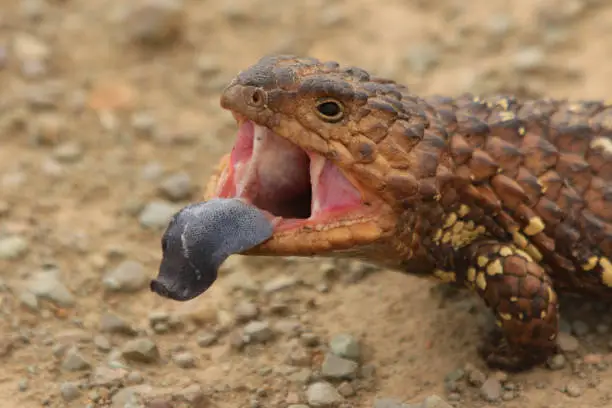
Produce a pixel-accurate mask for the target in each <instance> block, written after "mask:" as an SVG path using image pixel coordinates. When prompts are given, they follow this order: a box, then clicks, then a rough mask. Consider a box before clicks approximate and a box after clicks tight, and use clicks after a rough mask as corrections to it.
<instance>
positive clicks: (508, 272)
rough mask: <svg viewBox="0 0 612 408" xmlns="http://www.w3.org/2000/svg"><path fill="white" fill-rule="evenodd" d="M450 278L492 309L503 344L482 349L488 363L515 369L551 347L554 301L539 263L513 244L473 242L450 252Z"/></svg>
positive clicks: (541, 357)
mask: <svg viewBox="0 0 612 408" xmlns="http://www.w3.org/2000/svg"><path fill="white" fill-rule="evenodd" d="M453 263H454V265H455V268H454V269H455V276H456V280H457V282H458V283H464V284H466V285H467V286H468V287H470V288H472V289H473V290H475V291H476V292H477V293H478V294H479V295H480V297H481V298H482V299H483V300H484V301H485V303H486V304H487V306H488V307H489V308H491V309H492V311H493V313H494V314H495V317H496V319H497V325H498V326H499V327H500V329H501V333H500V334H501V335H502V336H501V337H503V339H504V340H505V344H498V345H496V346H495V347H494V349H493V350H491V349H489V350H488V351H487V352H485V356H484V357H485V358H486V361H487V363H488V364H489V366H491V367H494V368H500V369H505V370H510V371H517V370H522V369H527V368H530V367H533V366H534V365H537V364H541V363H543V362H544V361H546V359H547V358H548V357H550V356H551V354H553V353H554V352H555V350H556V337H557V332H558V302H557V295H556V293H555V291H554V289H553V286H552V281H551V279H550V277H549V276H548V274H547V273H546V271H545V270H544V269H543V268H542V266H541V265H540V264H538V263H537V262H536V261H534V260H533V259H532V257H531V256H530V255H528V254H527V253H526V252H524V251H522V250H521V249H518V248H517V247H516V246H514V245H512V244H506V243H499V242H496V241H480V242H474V243H472V244H470V245H468V246H466V247H464V248H462V249H460V250H459V251H458V252H456V253H455V257H454V262H453Z"/></svg>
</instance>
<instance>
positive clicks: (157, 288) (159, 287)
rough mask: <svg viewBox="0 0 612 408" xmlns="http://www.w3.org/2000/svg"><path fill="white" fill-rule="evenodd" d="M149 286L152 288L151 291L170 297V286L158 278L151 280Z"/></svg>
mask: <svg viewBox="0 0 612 408" xmlns="http://www.w3.org/2000/svg"><path fill="white" fill-rule="evenodd" d="M149 287H150V288H151V292H155V293H157V294H158V295H160V296H164V297H168V294H169V291H168V288H166V286H165V285H164V284H163V283H161V282H160V281H158V280H156V279H153V280H151V283H150V284H149Z"/></svg>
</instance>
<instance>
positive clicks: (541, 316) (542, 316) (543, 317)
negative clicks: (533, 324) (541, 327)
mask: <svg viewBox="0 0 612 408" xmlns="http://www.w3.org/2000/svg"><path fill="white" fill-rule="evenodd" d="M547 315H548V313H546V310H542V311H541V312H540V319H546V316H547Z"/></svg>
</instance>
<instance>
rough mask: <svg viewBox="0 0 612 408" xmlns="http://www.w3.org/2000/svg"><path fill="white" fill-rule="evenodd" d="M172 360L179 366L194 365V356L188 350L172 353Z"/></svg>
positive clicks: (187, 366) (191, 366)
mask: <svg viewBox="0 0 612 408" xmlns="http://www.w3.org/2000/svg"><path fill="white" fill-rule="evenodd" d="M172 361H174V364H176V365H177V366H179V367H181V368H193V367H195V366H196V359H195V356H194V355H193V354H192V353H190V352H188V351H182V352H180V353H176V354H174V355H173V356H172Z"/></svg>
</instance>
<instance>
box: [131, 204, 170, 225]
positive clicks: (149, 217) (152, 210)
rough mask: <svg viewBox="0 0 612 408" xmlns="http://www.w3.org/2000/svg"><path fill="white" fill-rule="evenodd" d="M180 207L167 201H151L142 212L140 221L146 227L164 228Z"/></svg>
mask: <svg viewBox="0 0 612 408" xmlns="http://www.w3.org/2000/svg"><path fill="white" fill-rule="evenodd" d="M179 209H180V208H179V207H177V206H175V205H172V204H170V203H167V202H165V201H151V202H149V203H148V204H146V205H145V206H144V208H143V209H142V211H141V212H140V215H139V217H138V221H139V222H140V225H142V226H143V227H144V228H150V229H163V228H166V227H167V226H168V223H169V222H170V219H171V218H172V216H173V215H174V214H175V213H176V212H177V211H178V210H179Z"/></svg>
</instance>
